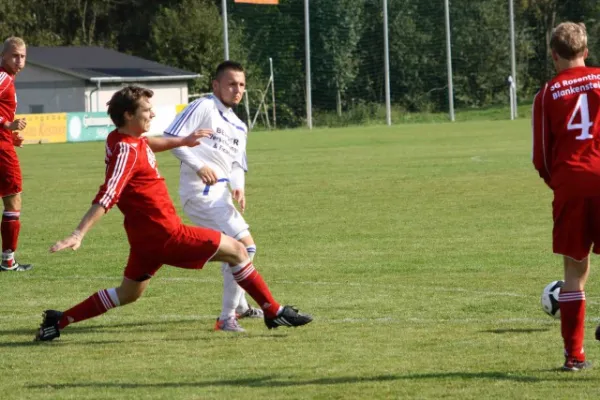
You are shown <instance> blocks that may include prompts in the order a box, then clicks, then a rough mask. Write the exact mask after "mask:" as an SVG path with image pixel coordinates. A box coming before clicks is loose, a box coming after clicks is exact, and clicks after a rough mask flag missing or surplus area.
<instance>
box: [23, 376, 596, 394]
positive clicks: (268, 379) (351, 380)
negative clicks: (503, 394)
mask: <svg viewBox="0 0 600 400" xmlns="http://www.w3.org/2000/svg"><path fill="white" fill-rule="evenodd" d="M278 379H279V377H277V376H263V377H257V378H248V379H224V380H214V381H201V382H156V383H113V382H89V383H63V384H52V383H48V384H35V385H29V386H27V388H29V389H58V390H60V389H78V388H118V389H142V388H155V389H168V388H181V387H194V388H205V387H211V386H247V387H270V388H273V387H291V386H308V385H348V384H355V383H356V384H360V383H369V382H389V381H405V380H420V379H423V380H426V379H432V380H436V379H457V380H461V381H462V380H465V379H469V380H492V381H512V382H544V381H556V379H554V378H553V379H549V378H538V377H535V376H526V375H516V374H513V373H511V374H507V373H505V372H439V373H427V374H406V375H377V376H372V377H364V376H342V377H337V378H318V379H309V380H292V381H279V380H278ZM591 379H593V380H597V379H594V378H592V377H590V378H589V379H588V378H583V379H578V381H579V380H591Z"/></svg>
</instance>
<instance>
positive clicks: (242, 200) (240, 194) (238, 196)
mask: <svg viewBox="0 0 600 400" xmlns="http://www.w3.org/2000/svg"><path fill="white" fill-rule="evenodd" d="M231 195H232V196H233V199H234V200H235V201H237V203H238V204H239V205H240V211H241V212H242V214H243V213H244V211H246V194H245V193H244V191H243V190H242V189H233V190H232V191H231Z"/></svg>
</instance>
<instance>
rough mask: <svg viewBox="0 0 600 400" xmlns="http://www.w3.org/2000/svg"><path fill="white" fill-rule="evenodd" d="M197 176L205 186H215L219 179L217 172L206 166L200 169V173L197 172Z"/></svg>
mask: <svg viewBox="0 0 600 400" xmlns="http://www.w3.org/2000/svg"><path fill="white" fill-rule="evenodd" d="M196 175H198V176H199V177H200V179H202V182H203V183H204V184H205V185H214V184H215V183H217V179H219V178H218V177H217V174H216V173H215V171H213V169H212V168H210V167H208V166H206V165H205V166H204V167H202V168H200V169H199V170H198V172H196Z"/></svg>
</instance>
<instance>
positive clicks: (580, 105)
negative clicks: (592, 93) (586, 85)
mask: <svg viewBox="0 0 600 400" xmlns="http://www.w3.org/2000/svg"><path fill="white" fill-rule="evenodd" d="M578 113H579V114H580V115H581V122H579V123H578V124H574V123H573V120H574V119H575V116H577V114H578ZM592 125H594V123H593V122H592V121H590V108H589V107H588V97H587V93H584V94H581V95H579V98H578V99H577V104H575V109H574V110H573V114H572V115H571V119H569V123H568V124H567V129H568V130H570V131H572V130H580V131H581V134H580V135H579V136H576V137H575V139H577V140H587V139H592V138H593V137H594V135H592V134H590V128H591V127H592Z"/></svg>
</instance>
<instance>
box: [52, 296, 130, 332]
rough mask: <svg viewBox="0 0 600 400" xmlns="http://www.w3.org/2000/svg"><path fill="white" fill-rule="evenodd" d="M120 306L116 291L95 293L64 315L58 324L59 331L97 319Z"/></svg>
mask: <svg viewBox="0 0 600 400" xmlns="http://www.w3.org/2000/svg"><path fill="white" fill-rule="evenodd" d="M119 305H120V303H119V298H118V297H117V292H116V290H115V289H104V290H100V291H99V292H97V293H94V294H93V295H91V296H90V297H88V298H87V299H85V300H84V301H82V302H81V303H79V304H77V305H76V306H75V307H72V308H70V309H68V310H67V311H65V312H64V313H63V316H62V318H61V320H60V322H59V323H58V327H59V329H64V328H66V327H67V325H69V324H71V323H73V322H79V321H83V320H86V319H90V318H94V317H97V316H98V315H101V314H104V313H105V312H107V311H108V310H110V309H111V308H114V307H118V306H119Z"/></svg>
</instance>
